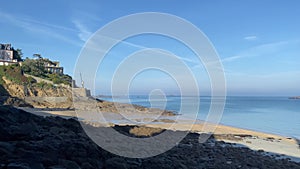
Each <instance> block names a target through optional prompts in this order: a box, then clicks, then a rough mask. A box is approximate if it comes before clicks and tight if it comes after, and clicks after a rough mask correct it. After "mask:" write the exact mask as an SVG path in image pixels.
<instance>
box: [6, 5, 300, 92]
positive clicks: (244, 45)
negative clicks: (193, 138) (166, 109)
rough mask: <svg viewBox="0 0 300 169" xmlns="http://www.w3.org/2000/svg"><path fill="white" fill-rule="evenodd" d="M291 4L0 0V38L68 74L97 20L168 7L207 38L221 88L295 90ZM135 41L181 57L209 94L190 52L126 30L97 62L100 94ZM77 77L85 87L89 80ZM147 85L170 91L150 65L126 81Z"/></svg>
mask: <svg viewBox="0 0 300 169" xmlns="http://www.w3.org/2000/svg"><path fill="white" fill-rule="evenodd" d="M299 7H300V2H299V1H297V0H289V1H283V0H280V1H271V0H264V1H259V0H244V1H238V0H225V1H216V0H210V1H202V0H200V1H179V0H152V1H145V0H129V1H121V0H119V1H116V0H110V1H103V0H100V1H97V0H94V1H92V0H88V1H67V0H52V1H37V0H30V1H17V0H11V1H9V3H1V6H0V18H1V20H0V24H1V27H0V41H1V43H11V44H12V45H13V46H14V47H15V48H21V49H22V50H23V53H24V56H25V57H26V56H27V57H31V56H32V54H34V53H40V54H42V56H44V57H48V58H50V59H52V60H59V61H60V62H61V64H62V66H64V67H65V72H66V73H68V74H70V75H73V70H74V65H75V63H76V60H77V57H78V55H79V53H80V51H81V48H82V47H83V45H84V44H85V41H86V40H88V38H89V37H90V36H91V35H92V34H93V33H94V32H95V31H97V30H98V29H100V28H101V27H102V26H104V25H105V24H107V23H109V22H111V21H112V20H114V19H117V18H119V17H122V16H125V15H129V14H133V13H138V12H163V13H169V14H173V15H176V16H179V17H181V18H183V19H186V20H188V21H189V22H191V23H193V24H194V25H196V26H197V27H198V28H199V29H200V30H202V31H203V32H204V33H205V34H206V35H207V37H208V38H209V39H210V41H211V42H212V44H213V45H214V47H215V49H216V50H217V52H218V54H219V57H220V59H221V61H222V64H223V66H224V70H225V75H226V81H227V91H228V95H300V69H299V68H300V47H299V46H300V22H299V19H298V18H299V16H300V10H299ZM143 47H146V48H147V47H151V48H162V49H164V50H168V51H171V52H172V53H175V54H176V55H178V56H180V57H182V58H183V60H184V61H185V62H186V64H187V65H188V66H189V67H190V68H191V69H192V71H193V73H194V75H195V77H196V78H197V81H198V83H199V85H200V91H201V94H203V95H207V94H209V91H210V89H209V86H210V85H209V79H208V77H207V74H205V70H204V68H203V66H201V63H200V62H199V61H198V60H197V59H196V57H195V56H193V53H192V52H191V51H190V50H188V49H186V48H185V47H184V46H183V45H182V44H180V43H178V42H176V41H174V40H172V39H168V38H165V37H159V36H154V35H152V36H150V35H146V36H137V37H132V38H129V39H128V40H127V41H126V42H124V43H121V44H120V45H118V46H116V47H115V48H114V49H113V50H112V51H111V56H108V57H107V58H106V59H105V60H104V62H103V64H102V65H100V66H99V69H98V72H99V73H98V74H97V77H96V80H95V83H96V85H97V87H96V94H108V93H109V91H110V85H109V84H110V81H111V78H112V74H113V72H114V69H115V68H116V66H117V65H118V63H119V62H120V61H122V59H123V58H124V57H126V56H127V55H129V54H130V53H132V52H135V51H137V50H140V49H141V48H143ZM84 77H85V78H87V80H85V81H86V85H87V87H89V85H91V84H92V83H93V81H92V80H90V79H88V75H84ZM154 88H161V89H163V90H165V91H166V93H167V94H176V92H178V90H177V89H176V85H175V82H174V80H172V79H171V78H170V77H168V76H166V75H165V74H163V73H159V72H155V71H148V72H145V73H144V74H140V75H138V76H137V77H136V79H134V81H133V83H132V86H131V88H130V89H131V90H132V92H133V93H134V92H135V93H137V94H144V93H145V94H146V93H148V92H149V91H151V90H152V89H154ZM191 92H192V91H191Z"/></svg>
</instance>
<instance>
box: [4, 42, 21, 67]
mask: <svg viewBox="0 0 300 169" xmlns="http://www.w3.org/2000/svg"><path fill="white" fill-rule="evenodd" d="M17 63H18V60H17V59H14V51H13V49H12V47H11V44H0V65H12V64H17Z"/></svg>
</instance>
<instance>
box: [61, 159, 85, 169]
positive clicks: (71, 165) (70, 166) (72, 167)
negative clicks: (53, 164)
mask: <svg viewBox="0 0 300 169" xmlns="http://www.w3.org/2000/svg"><path fill="white" fill-rule="evenodd" d="M59 163H60V165H62V166H64V168H66V169H80V167H79V165H78V164H77V163H76V162H74V161H69V160H60V161H59Z"/></svg>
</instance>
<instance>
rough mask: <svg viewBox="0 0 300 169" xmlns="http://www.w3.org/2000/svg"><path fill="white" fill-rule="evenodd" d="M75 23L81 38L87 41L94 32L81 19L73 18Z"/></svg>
mask: <svg viewBox="0 0 300 169" xmlns="http://www.w3.org/2000/svg"><path fill="white" fill-rule="evenodd" d="M72 22H73V23H74V25H75V27H76V28H77V29H78V31H79V32H78V37H79V39H80V40H82V41H83V42H85V41H87V40H88V39H89V37H90V36H91V35H92V34H93V33H92V32H91V31H90V30H89V29H88V28H87V27H86V26H85V25H83V24H82V23H81V22H80V21H78V20H73V21H72Z"/></svg>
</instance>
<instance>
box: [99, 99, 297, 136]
mask: <svg viewBox="0 0 300 169" xmlns="http://www.w3.org/2000/svg"><path fill="white" fill-rule="evenodd" d="M100 99H103V100H107V101H114V102H121V103H131V104H136V105H141V106H145V107H156V108H164V109H167V110H172V111H174V112H177V113H179V114H180V115H182V116H187V117H189V115H191V117H196V118H197V119H199V120H206V119H207V117H208V114H209V110H210V107H211V100H212V99H211V97H209V96H201V97H192V96H186V97H183V96H165V97H157V98H151V97H149V96H143V95H139V96H130V97H128V96H123V97H120V96H118V97H114V98H112V97H100ZM197 103H199V110H198V112H190V111H184V113H182V112H181V111H180V110H181V109H180V108H181V107H182V106H185V107H192V106H195V105H197ZM195 113H196V115H197V116H194V114H195ZM220 113H221V114H220V116H221V119H220V121H219V123H220V124H223V125H227V126H233V127H238V128H243V129H250V130H254V131H261V132H265V133H270V134H277V135H282V136H286V137H294V138H297V139H300V100H299V99H289V98H288V97H253V96H251V97H250V96H249V97H245V96H243V97H242V96H227V97H226V100H225V106H224V110H223V112H220Z"/></svg>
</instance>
